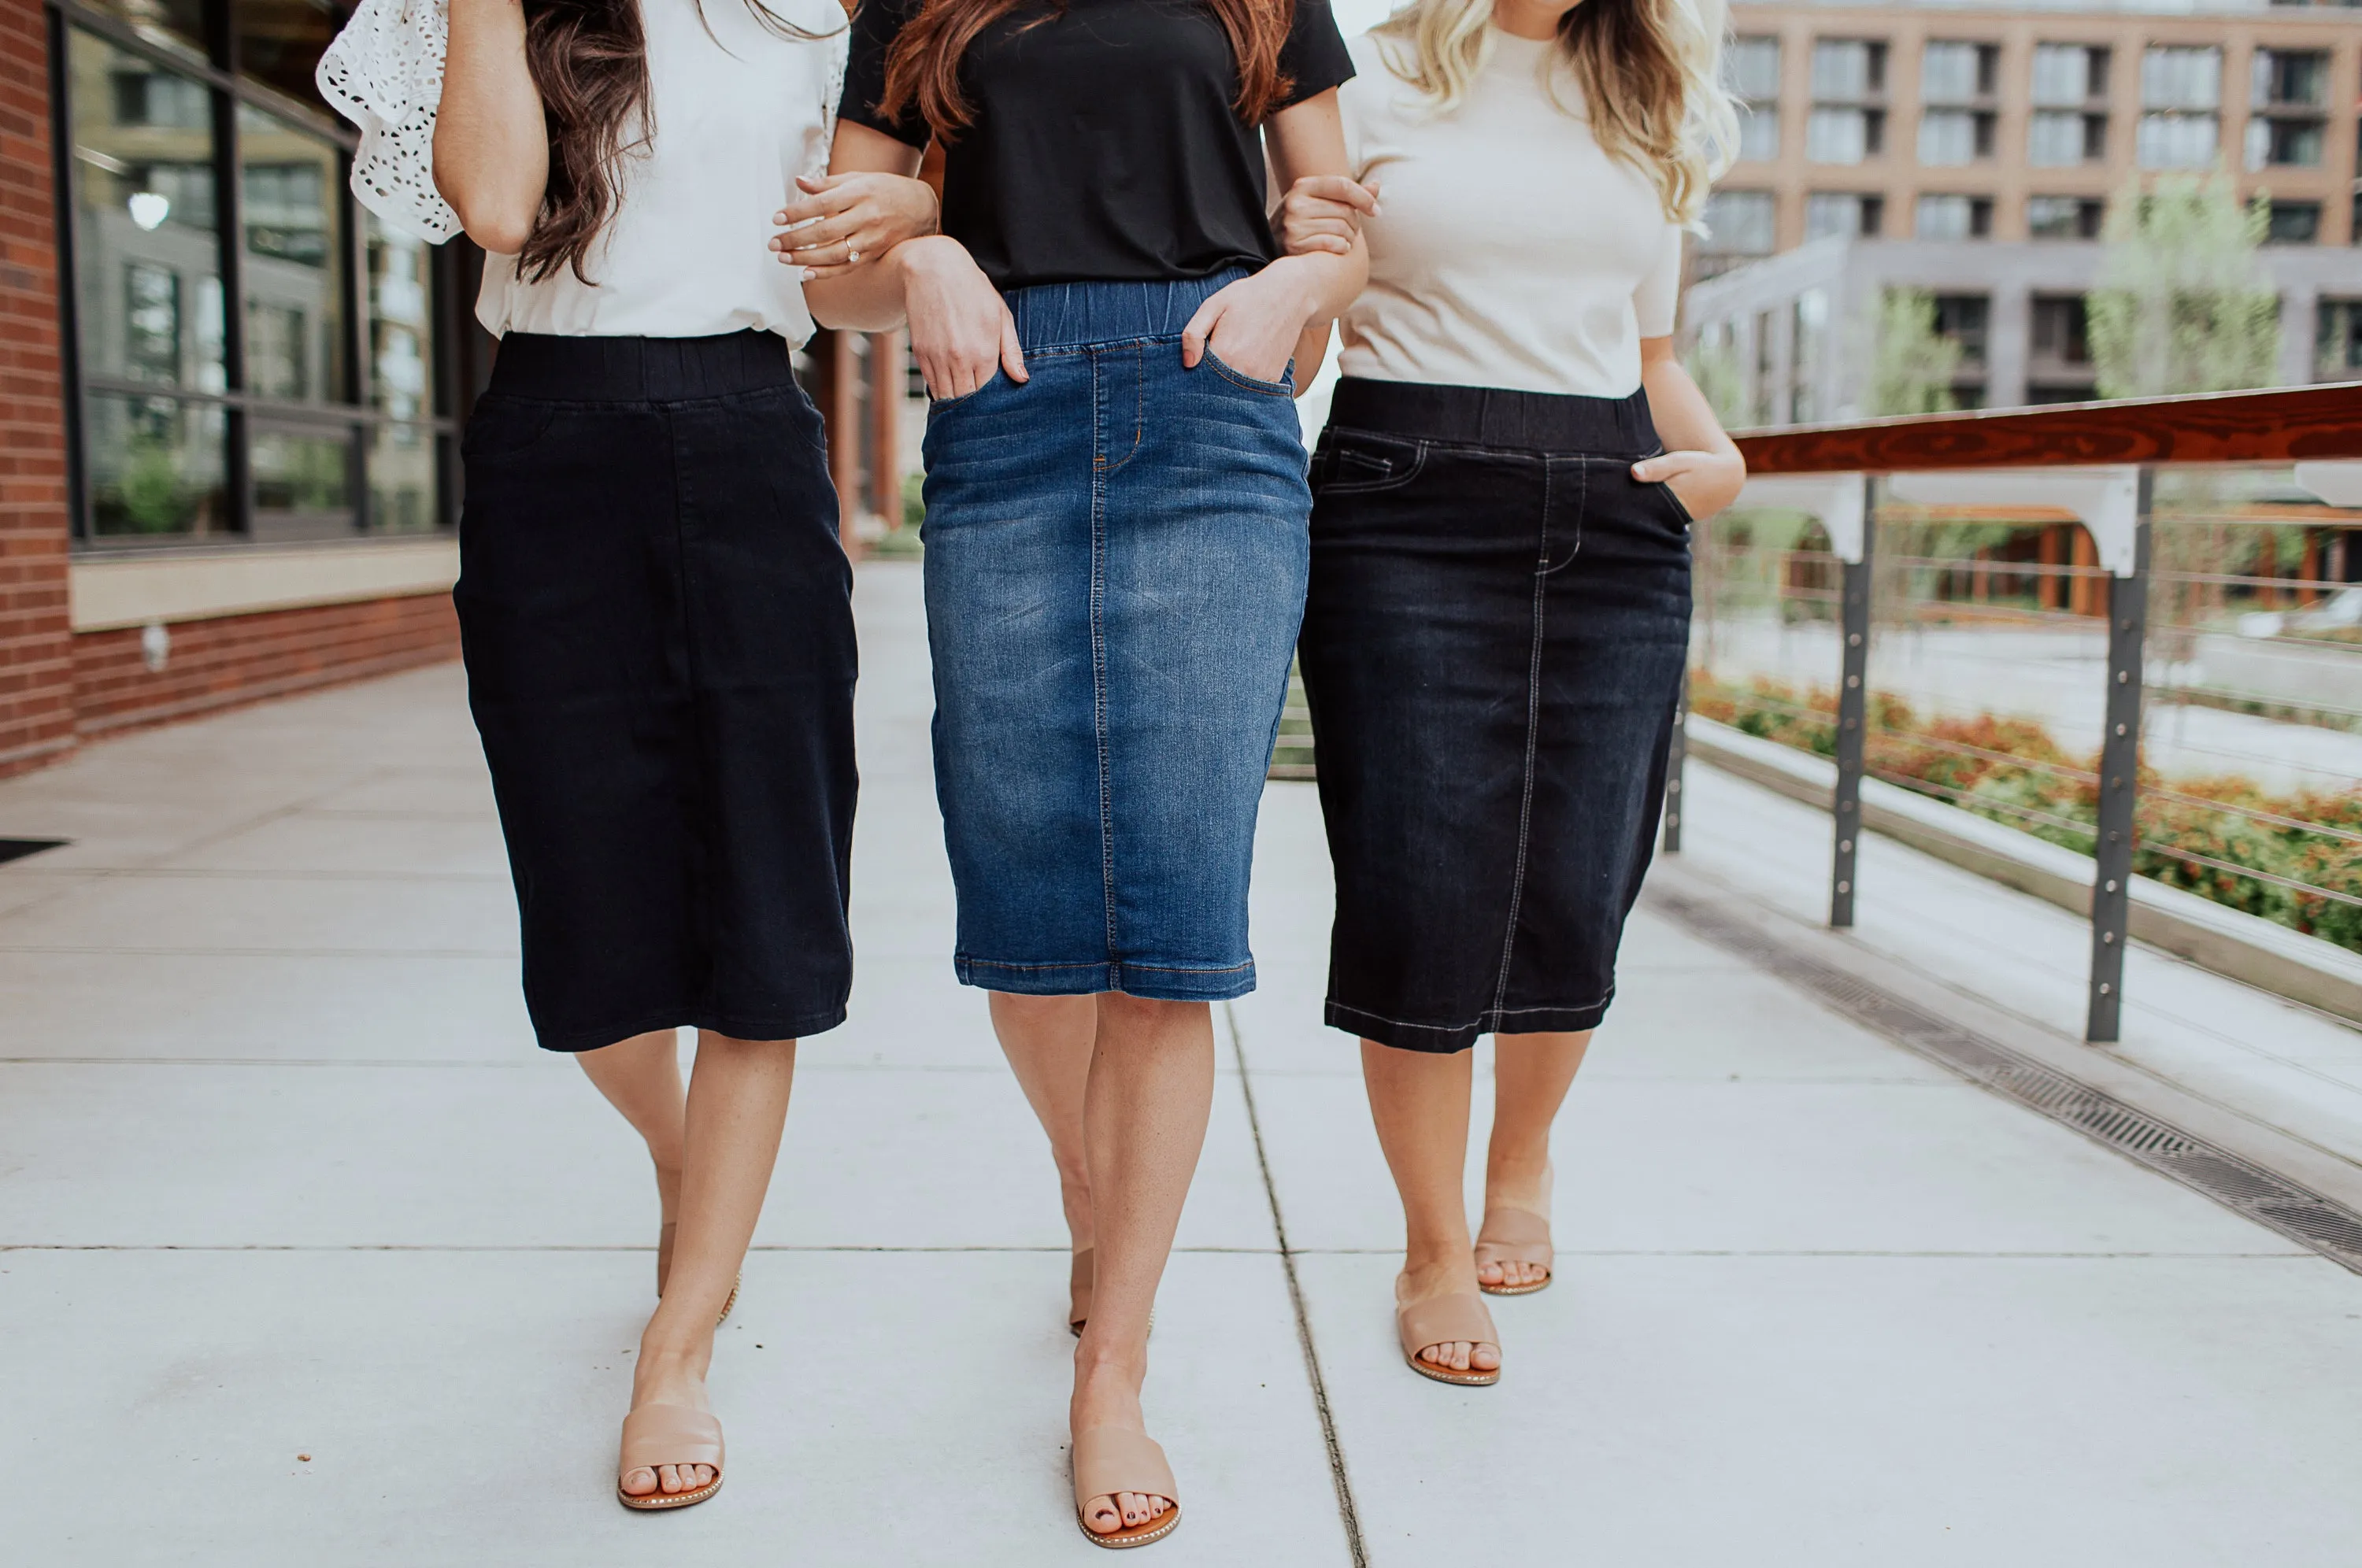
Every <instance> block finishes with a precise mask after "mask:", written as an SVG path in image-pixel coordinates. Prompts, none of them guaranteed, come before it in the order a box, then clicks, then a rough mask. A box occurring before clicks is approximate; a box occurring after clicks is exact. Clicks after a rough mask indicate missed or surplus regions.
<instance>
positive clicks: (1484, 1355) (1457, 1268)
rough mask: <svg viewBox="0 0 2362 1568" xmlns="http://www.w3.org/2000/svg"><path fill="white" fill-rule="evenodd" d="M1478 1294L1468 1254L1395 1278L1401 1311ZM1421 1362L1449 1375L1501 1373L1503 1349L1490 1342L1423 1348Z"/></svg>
mask: <svg viewBox="0 0 2362 1568" xmlns="http://www.w3.org/2000/svg"><path fill="white" fill-rule="evenodd" d="M1475 1291H1476V1271H1475V1269H1474V1267H1473V1265H1472V1264H1470V1262H1469V1260H1468V1255H1467V1254H1466V1253H1462V1254H1461V1255H1460V1256H1459V1257H1458V1258H1457V1259H1446V1260H1444V1261H1441V1262H1438V1263H1421V1264H1406V1265H1405V1267H1404V1269H1403V1271H1402V1273H1400V1274H1398V1275H1395V1307H1396V1309H1397V1310H1399V1309H1402V1308H1405V1307H1408V1306H1410V1305H1412V1304H1413V1303H1414V1302H1419V1301H1432V1300H1434V1299H1435V1298H1436V1297H1439V1296H1473V1295H1474V1294H1475ZM1418 1359H1419V1360H1421V1361H1423V1362H1426V1363H1427V1364H1429V1365H1430V1366H1434V1367H1438V1368H1440V1369H1441V1370H1443V1371H1446V1372H1498V1371H1500V1370H1501V1347H1500V1346H1499V1345H1496V1344H1493V1343H1491V1342H1487V1341H1481V1340H1479V1341H1470V1340H1454V1341H1451V1342H1447V1343H1442V1344H1432V1345H1422V1346H1420V1347H1419V1352H1418Z"/></svg>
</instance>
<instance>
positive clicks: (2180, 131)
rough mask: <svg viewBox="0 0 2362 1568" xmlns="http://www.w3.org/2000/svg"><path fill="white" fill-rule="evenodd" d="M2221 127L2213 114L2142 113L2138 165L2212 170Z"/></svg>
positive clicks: (2147, 167) (2145, 167)
mask: <svg viewBox="0 0 2362 1568" xmlns="http://www.w3.org/2000/svg"><path fill="white" fill-rule="evenodd" d="M2221 136H2222V126H2221V125H2220V123H2219V122H2217V121H2216V119H2215V117H2214V116H2213V115H2179V114H2167V115H2143V116H2141V120H2140V142H2139V153H2140V166H2141V167H2142V168H2144V169H2212V168H2213V166H2214V155H2215V152H2216V151H2217V149H2219V147H2220V145H2221V140H2220V138H2221Z"/></svg>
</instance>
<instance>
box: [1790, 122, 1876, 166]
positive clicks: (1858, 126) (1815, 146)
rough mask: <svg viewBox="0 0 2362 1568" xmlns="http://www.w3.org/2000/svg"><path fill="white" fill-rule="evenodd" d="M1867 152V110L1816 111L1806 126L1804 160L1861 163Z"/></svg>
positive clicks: (1868, 151) (1869, 148) (1868, 135)
mask: <svg viewBox="0 0 2362 1568" xmlns="http://www.w3.org/2000/svg"><path fill="white" fill-rule="evenodd" d="M1870 152H1871V146H1870V113H1869V111H1868V110H1865V109H1815V110H1814V111H1813V117H1812V118H1811V119H1809V120H1807V121H1806V122H1805V157H1806V158H1808V159H1810V160H1812V161H1814V162H1815V163H1860V162H1861V161H1863V160H1866V159H1867V158H1869V156H1870Z"/></svg>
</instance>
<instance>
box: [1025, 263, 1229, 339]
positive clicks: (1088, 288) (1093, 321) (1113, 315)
mask: <svg viewBox="0 0 2362 1568" xmlns="http://www.w3.org/2000/svg"><path fill="white" fill-rule="evenodd" d="M1246 275H1247V272H1246V269H1245V268H1243V267H1230V268H1225V269H1224V270H1223V271H1220V272H1216V273H1214V274H1212V275H1211V276H1209V277H1204V278H1178V279H1175V280H1173V281H1171V282H1153V283H1035V284H1032V285H1031V286H1030V287H1027V288H1022V289H1010V290H1009V291H1008V292H1007V293H1004V294H1002V296H1001V297H1002V298H1003V299H1006V300H1007V301H1008V302H1009V312H1010V315H1013V316H1015V317H1016V318H1017V340H1018V342H1019V343H1021V344H1022V345H1023V346H1024V347H1025V348H1026V349H1027V350H1028V351H1031V350H1033V349H1041V348H1089V347H1091V346H1092V345H1094V344H1098V343H1129V342H1134V341H1137V340H1138V339H1140V338H1143V337H1180V336H1181V329H1182V328H1183V327H1185V326H1188V325H1189V318H1190V317H1191V316H1193V315H1197V314H1198V306H1199V305H1201V304H1205V303H1206V302H1207V301H1208V300H1209V299H1211V298H1213V297H1214V295H1215V294H1216V293H1219V292H1220V290H1222V289H1225V288H1228V287H1229V286H1230V285H1231V284H1232V283H1235V282H1238V281H1239V280H1240V279H1241V278H1243V277H1245V276H1246Z"/></svg>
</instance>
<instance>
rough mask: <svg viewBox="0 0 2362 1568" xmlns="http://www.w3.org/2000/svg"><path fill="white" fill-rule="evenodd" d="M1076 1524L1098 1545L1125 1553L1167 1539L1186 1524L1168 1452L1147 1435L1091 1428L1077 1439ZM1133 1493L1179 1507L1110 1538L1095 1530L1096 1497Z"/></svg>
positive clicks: (1119, 1531)
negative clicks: (1092, 1505) (1092, 1515)
mask: <svg viewBox="0 0 2362 1568" xmlns="http://www.w3.org/2000/svg"><path fill="white" fill-rule="evenodd" d="M1074 1462H1075V1523H1076V1526H1077V1527H1078V1528H1079V1529H1081V1530H1082V1532H1083V1534H1084V1535H1085V1536H1086V1537H1087V1539H1088V1540H1090V1542H1091V1544H1092V1545H1094V1546H1105V1547H1111V1548H1118V1549H1120V1548H1122V1547H1127V1546H1146V1545H1147V1544H1148V1543H1149V1542H1150V1541H1152V1540H1164V1538H1165V1537H1166V1536H1168V1535H1171V1534H1172V1533H1173V1532H1174V1530H1175V1529H1177V1528H1179V1526H1180V1523H1181V1494H1180V1490H1179V1488H1177V1487H1176V1486H1175V1485H1173V1467H1172V1466H1171V1465H1170V1464H1167V1463H1165V1462H1164V1450H1163V1449H1161V1448H1159V1447H1157V1446H1156V1442H1155V1441H1154V1440H1153V1439H1152V1438H1150V1437H1149V1436H1148V1435H1147V1434H1146V1433H1144V1432H1135V1431H1127V1430H1124V1429H1123V1428H1121V1427H1089V1428H1087V1429H1085V1430H1082V1431H1079V1432H1076V1434H1075V1448H1074ZM1120 1492H1133V1493H1137V1494H1139V1495H1140V1496H1143V1497H1162V1498H1164V1500H1165V1501H1166V1502H1168V1503H1170V1504H1172V1505H1173V1506H1172V1507H1169V1508H1167V1509H1165V1510H1164V1513H1163V1514H1161V1515H1159V1516H1158V1517H1157V1518H1153V1519H1151V1520H1149V1521H1148V1522H1147V1523H1146V1524H1137V1525H1133V1526H1131V1527H1130V1528H1129V1529H1119V1530H1113V1531H1110V1532H1109V1533H1108V1534H1106V1535H1101V1534H1100V1533H1099V1532H1098V1531H1097V1530H1095V1529H1092V1528H1091V1521H1090V1518H1089V1516H1088V1515H1087V1514H1085V1513H1084V1512H1083V1510H1084V1508H1085V1507H1087V1506H1088V1505H1089V1503H1090V1500H1091V1499H1092V1498H1093V1497H1113V1496H1116V1495H1117V1494H1118V1493H1120Z"/></svg>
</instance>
